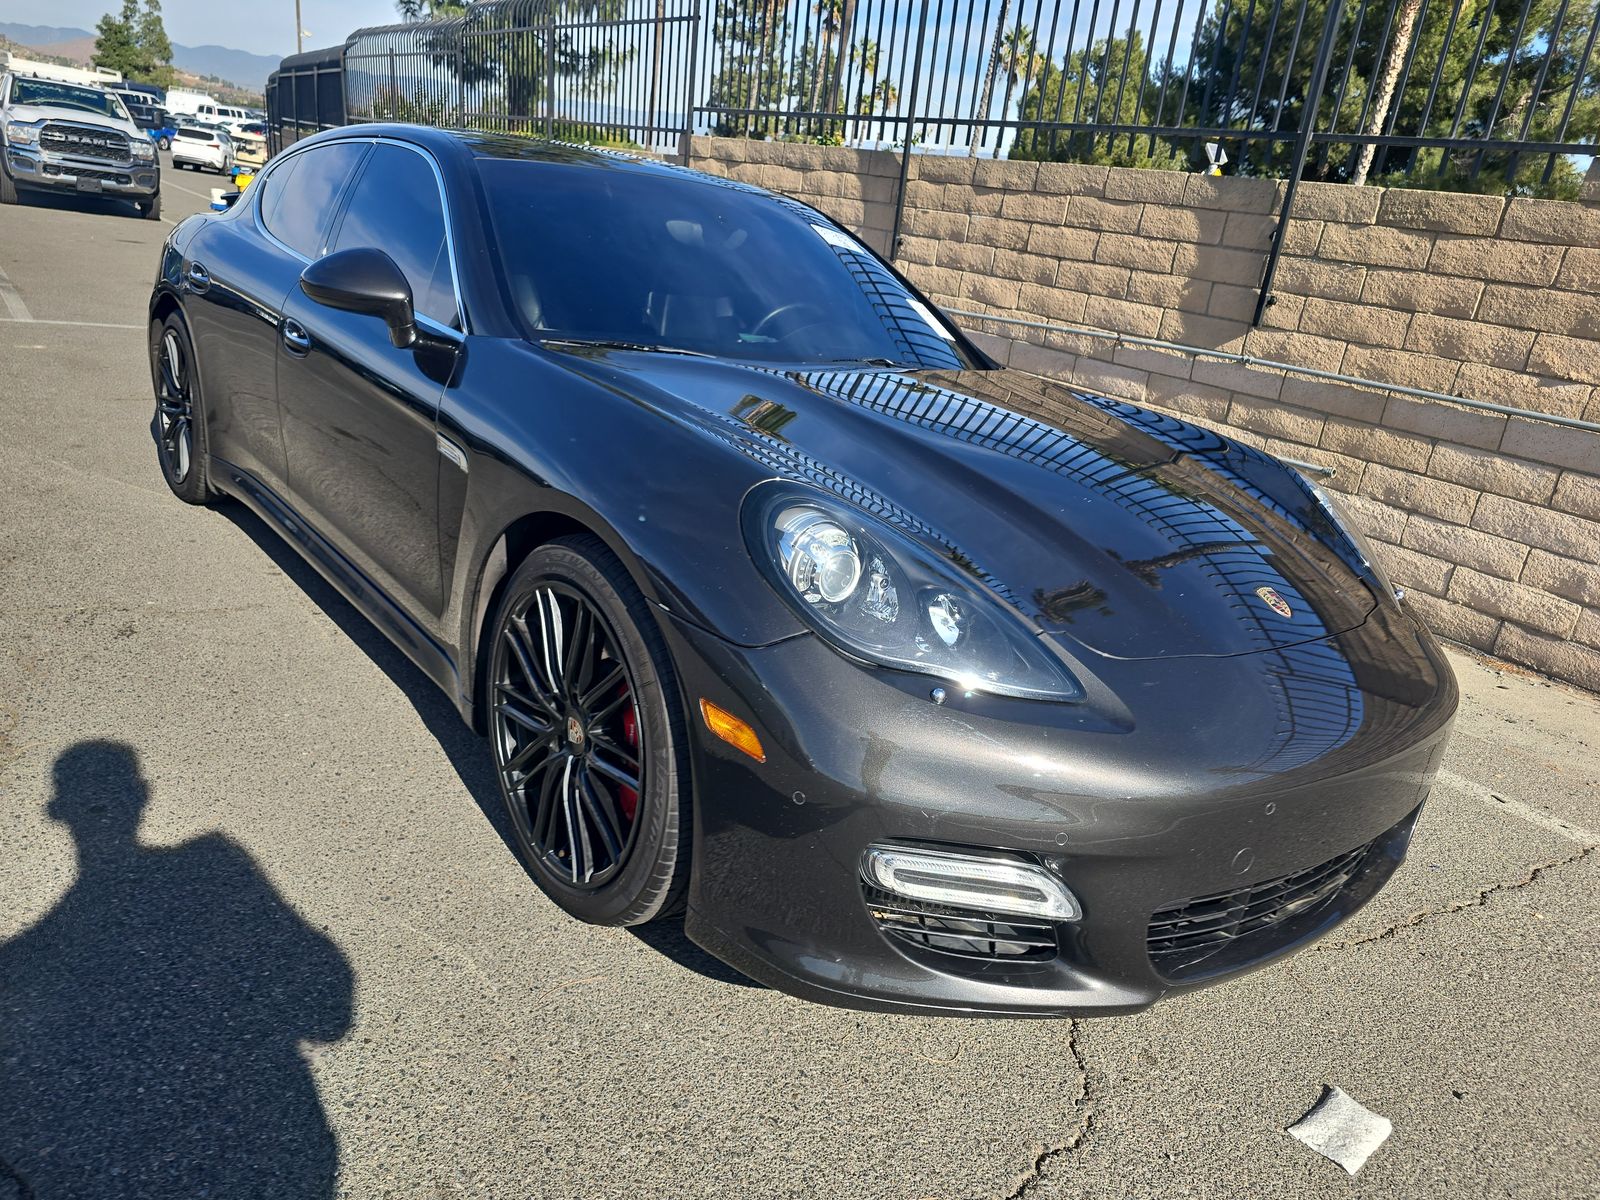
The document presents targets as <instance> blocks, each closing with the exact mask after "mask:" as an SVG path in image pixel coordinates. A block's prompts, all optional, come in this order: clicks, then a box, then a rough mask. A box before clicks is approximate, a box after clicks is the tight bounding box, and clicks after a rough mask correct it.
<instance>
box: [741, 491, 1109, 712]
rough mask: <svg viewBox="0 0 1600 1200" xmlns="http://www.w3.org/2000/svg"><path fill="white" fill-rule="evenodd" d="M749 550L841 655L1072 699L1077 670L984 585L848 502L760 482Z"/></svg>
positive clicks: (969, 687) (954, 561)
mask: <svg viewBox="0 0 1600 1200" xmlns="http://www.w3.org/2000/svg"><path fill="white" fill-rule="evenodd" d="M745 531H746V537H747V539H748V540H749V542H750V549H751V553H752V554H753V555H754V556H755V557H756V560H757V563H758V564H759V565H760V566H762V568H763V571H764V574H766V575H767V577H768V579H769V580H770V581H771V582H772V584H773V586H774V587H775V588H776V589H777V591H778V594H779V595H781V596H782V597H783V598H784V600H785V601H787V602H788V604H789V606H790V607H791V608H793V609H794V610H795V612H796V613H798V614H799V616H800V618H801V620H803V621H805V622H806V624H808V625H810V626H811V627H812V628H813V629H815V630H816V631H817V632H818V633H820V634H821V635H822V636H823V637H824V638H825V639H827V640H828V641H829V642H831V643H832V644H833V645H834V646H835V647H837V648H838V649H840V650H842V651H843V652H844V653H846V654H848V655H851V656H853V657H856V658H859V659H863V660H865V661H867V662H870V663H876V664H878V665H880V666H885V667H893V668H897V669H900V670H905V671H916V672H919V673H921V674H924V675H934V676H938V677H940V678H942V679H947V680H949V681H951V682H952V683H953V684H954V685H955V686H957V687H959V688H961V689H963V690H966V691H982V692H995V693H999V694H1001V695H1007V696H1027V697H1034V698H1038V699H1050V700H1073V699H1078V698H1079V697H1081V696H1082V695H1083V689H1082V688H1081V687H1079V686H1078V682H1077V680H1075V679H1074V678H1073V677H1072V675H1071V673H1070V672H1069V671H1068V670H1067V669H1066V667H1065V666H1063V665H1062V664H1061V662H1059V661H1058V660H1057V658H1056V657H1055V655H1054V654H1053V653H1051V651H1050V649H1049V647H1048V646H1046V645H1045V644H1044V643H1043V642H1042V641H1041V640H1040V639H1039V637H1038V636H1037V635H1036V634H1035V633H1033V632H1032V631H1031V630H1030V629H1028V627H1027V626H1026V625H1024V624H1023V622H1022V619H1021V618H1020V617H1019V616H1017V615H1016V614H1015V613H1013V612H1011V611H1010V610H1008V609H1007V608H1006V607H1005V606H1004V605H1003V604H1002V603H1001V601H1000V600H999V599H998V598H997V597H995V596H994V595H993V594H992V593H991V592H989V590H988V589H987V588H985V587H984V586H983V584H982V583H981V582H979V581H977V580H975V579H973V578H971V577H970V576H968V575H964V574H963V567H962V563H961V561H960V560H959V559H958V558H957V557H956V555H954V554H953V553H952V554H949V556H948V558H946V557H942V556H940V555H938V554H937V553H935V552H934V551H932V550H930V549H929V548H927V547H924V546H922V545H920V544H919V543H917V542H915V541H913V540H912V539H911V538H909V537H907V536H905V535H904V534H901V533H899V532H897V531H896V530H894V529H891V528H890V527H888V526H886V525H883V524H881V523H879V522H877V521H875V520H873V519H871V518H870V517H868V516H867V515H866V514H865V513H863V512H861V511H859V510H857V509H855V508H852V507H851V506H849V505H846V504H842V503H839V502H838V501H835V500H833V499H831V498H830V497H826V496H823V495H822V494H820V493H814V492H810V491H808V490H804V489H801V488H796V487H778V488H768V489H758V490H757V491H756V492H755V493H753V494H752V495H751V497H750V500H749V502H748V503H747V505H746V509H745Z"/></svg>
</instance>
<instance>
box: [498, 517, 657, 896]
mask: <svg viewBox="0 0 1600 1200" xmlns="http://www.w3.org/2000/svg"><path fill="white" fill-rule="evenodd" d="M493 629H494V633H493V637H494V641H493V643H492V647H493V648H492V650H491V653H490V663H489V679H488V682H487V688H486V691H487V700H488V719H489V733H490V741H491V742H492V744H493V750H494V756H495V767H496V770H497V774H498V776H499V780H500V792H501V796H502V798H503V799H504V801H505V804H506V807H507V811H508V812H509V814H510V816H511V822H512V826H513V829H514V831H515V835H516V841H517V845H518V849H519V850H520V851H521V853H522V856H523V858H524V860H525V862H526V863H527V865H528V867H529V869H530V871H531V873H532V874H533V876H534V879H535V880H536V881H537V882H538V883H539V885H540V886H541V887H542V888H543V889H544V891H545V892H546V893H547V894H548V895H549V896H550V897H551V898H552V899H553V900H555V901H556V903H558V904H559V905H561V907H562V908H564V909H566V910H567V911H568V912H569V913H571V914H572V915H574V916H576V917H579V918H581V919H583V920H585V921H589V922H592V923H594V924H602V925H636V924H642V923H644V922H646V921H650V920H653V919H655V918H657V917H660V916H665V915H669V914H670V913H672V912H673V911H675V910H676V908H677V907H679V905H680V903H681V899H682V894H683V890H684V884H685V882H686V879H687V874H688V860H689V850H688V834H689V821H688V817H687V813H686V811H684V810H685V808H686V801H685V796H686V795H687V788H686V787H681V786H680V784H681V781H683V780H686V779H687V768H686V766H685V764H684V762H683V759H684V756H685V747H686V745H687V743H686V739H685V736H684V734H683V718H682V713H681V711H680V710H681V703H680V701H679V699H678V696H677V690H676V685H675V683H674V682H673V678H672V674H671V664H670V661H669V660H668V657H667V653H666V647H665V644H664V643H663V641H662V639H661V635H660V632H659V630H658V629H657V628H656V627H655V623H654V618H653V617H652V616H651V614H650V612H649V608H648V604H647V602H646V601H645V599H644V597H643V596H642V595H641V594H640V593H639V590H638V588H637V587H636V586H635V585H634V583H633V581H632V580H631V579H630V578H629V577H628V574H627V572H626V570H625V569H624V568H623V566H622V564H621V563H620V562H619V561H618V560H617V559H616V557H615V556H614V555H613V554H612V553H611V552H610V550H609V549H607V548H606V546H605V544H604V543H602V542H600V541H599V540H598V539H596V538H593V537H587V536H574V537H569V538H563V539H561V540H559V541H555V542H551V543H548V544H547V545H544V546H540V547H539V548H538V549H536V550H535V551H534V552H533V553H532V554H531V555H529V557H528V558H527V559H526V560H525V561H524V562H523V564H522V565H521V566H520V567H519V568H518V569H517V571H516V572H515V574H514V575H513V576H512V578H511V579H510V581H509V582H508V584H507V586H506V590H505V594H504V597H503V599H502V601H501V605H500V611H499V615H498V617H497V619H496V621H495V624H494V626H493Z"/></svg>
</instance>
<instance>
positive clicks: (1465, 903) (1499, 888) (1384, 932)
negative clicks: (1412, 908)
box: [1312, 844, 1600, 953]
mask: <svg viewBox="0 0 1600 1200" xmlns="http://www.w3.org/2000/svg"><path fill="white" fill-rule="evenodd" d="M1596 850H1600V844H1597V845H1591V846H1584V847H1583V848H1582V849H1581V850H1576V851H1574V852H1573V853H1571V854H1568V855H1565V856H1564V857H1561V858H1552V859H1549V860H1548V861H1546V862H1542V863H1540V864H1539V865H1538V866H1536V867H1533V868H1532V869H1531V870H1529V872H1528V873H1527V874H1526V875H1525V876H1523V877H1522V878H1521V879H1512V880H1502V881H1501V882H1499V883H1495V884H1491V885H1490V886H1488V887H1486V888H1479V889H1478V892H1477V895H1475V896H1474V897H1472V899H1470V900H1454V901H1451V902H1450V903H1449V904H1445V905H1441V906H1439V907H1437V908H1424V909H1419V910H1418V911H1416V912H1414V913H1412V914H1411V915H1410V916H1408V917H1407V918H1406V919H1405V920H1403V921H1397V922H1396V923H1395V924H1393V925H1389V926H1386V927H1385V928H1383V929H1379V930H1377V931H1375V932H1373V933H1364V934H1362V935H1361V936H1360V937H1353V938H1344V939H1342V940H1341V941H1337V942H1319V943H1317V944H1316V945H1315V946H1313V947H1312V949H1313V950H1315V951H1317V952H1318V953H1322V952H1324V951H1328V950H1347V949H1349V948H1350V947H1352V946H1364V945H1366V944H1368V943H1369V942H1383V941H1387V940H1388V939H1390V938H1392V937H1394V936H1396V935H1397V934H1400V933H1404V932H1405V931H1406V930H1408V929H1416V928H1417V927H1418V926H1421V925H1427V924H1430V923H1432V922H1434V921H1436V920H1438V919H1439V918H1440V917H1448V916H1450V915H1451V914H1453V913H1458V912H1465V911H1466V910H1467V909H1469V908H1484V907H1486V906H1487V905H1488V903H1489V898H1490V897H1491V896H1498V895H1499V894H1500V893H1501V892H1515V891H1518V890H1520V889H1522V888H1525V887H1531V886H1533V885H1534V884H1535V883H1538V882H1539V880H1540V879H1541V878H1542V877H1543V876H1544V874H1545V872H1546V871H1553V870H1555V869H1556V868H1557V867H1567V866H1571V865H1572V864H1573V863H1575V862H1581V861H1582V860H1583V859H1585V858H1588V857H1589V856H1591V855H1592V854H1594V852H1595V851H1596Z"/></svg>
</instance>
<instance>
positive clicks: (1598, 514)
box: [1519, 471, 1600, 521]
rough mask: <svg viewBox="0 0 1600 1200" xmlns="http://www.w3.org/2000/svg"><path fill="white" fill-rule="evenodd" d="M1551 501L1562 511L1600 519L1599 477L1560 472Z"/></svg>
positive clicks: (1576, 472) (1574, 472)
mask: <svg viewBox="0 0 1600 1200" xmlns="http://www.w3.org/2000/svg"><path fill="white" fill-rule="evenodd" d="M1526 498H1527V497H1519V499H1526ZM1551 503H1552V504H1553V505H1554V506H1555V507H1556V508H1559V509H1560V510H1561V511H1562V512H1569V513H1574V514H1575V515H1577V516H1580V517H1588V518H1589V519H1590V520H1591V521H1600V478H1597V477H1596V476H1594V475H1585V474H1582V473H1580V472H1578V471H1564V472H1562V474H1561V478H1560V479H1559V480H1558V481H1557V482H1556V488H1555V495H1554V499H1553V500H1552V501H1551Z"/></svg>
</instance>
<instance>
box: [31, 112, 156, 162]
mask: <svg viewBox="0 0 1600 1200" xmlns="http://www.w3.org/2000/svg"><path fill="white" fill-rule="evenodd" d="M39 148H40V149H41V150H45V151H48V152H49V153H51V154H70V155H72V156H73V157H75V158H94V159H99V160H100V161H102V162H119V163H125V162H132V161H133V151H132V150H131V149H130V148H129V146H128V139H127V137H126V136H125V135H124V134H120V133H115V132H113V131H112V130H109V129H92V128H89V127H87V126H83V125H62V124H57V123H54V122H52V123H51V124H49V125H46V126H45V127H44V128H43V129H41V130H40V131H39Z"/></svg>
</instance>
